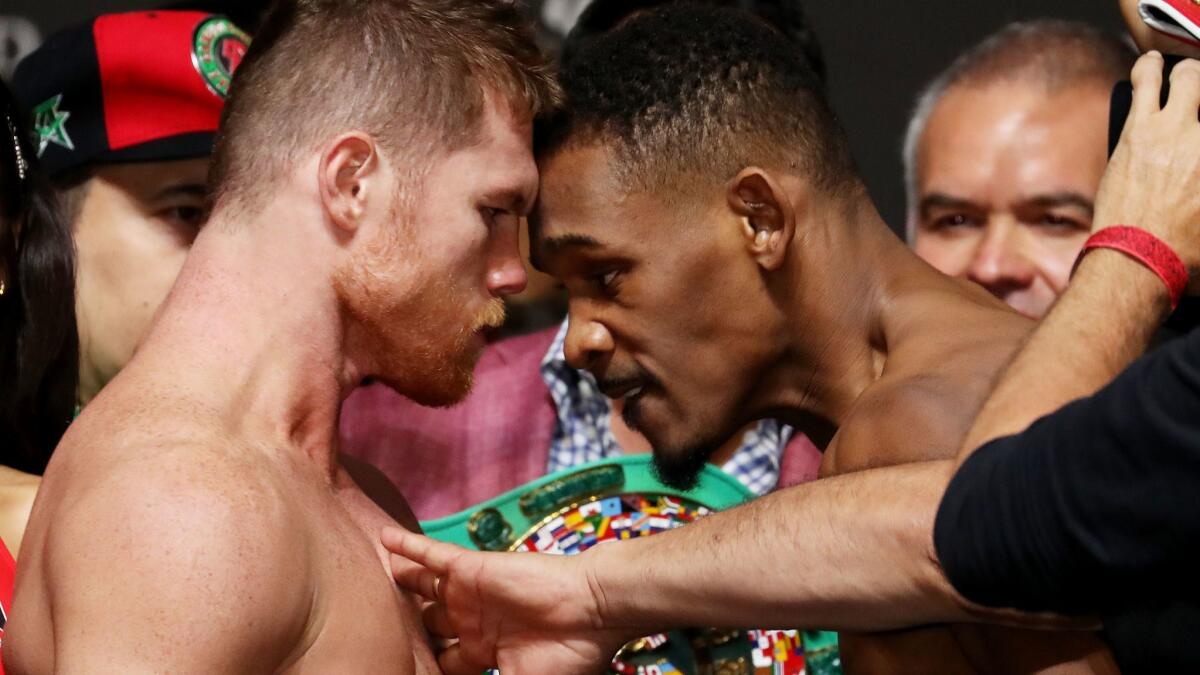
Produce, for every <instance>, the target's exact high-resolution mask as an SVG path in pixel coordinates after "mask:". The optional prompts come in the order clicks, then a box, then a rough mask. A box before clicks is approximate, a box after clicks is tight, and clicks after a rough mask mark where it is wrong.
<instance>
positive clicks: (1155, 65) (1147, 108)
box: [1125, 52, 1163, 126]
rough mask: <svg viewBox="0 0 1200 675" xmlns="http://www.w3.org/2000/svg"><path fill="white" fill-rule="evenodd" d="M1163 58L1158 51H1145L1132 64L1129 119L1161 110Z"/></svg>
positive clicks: (1127, 122) (1128, 121)
mask: <svg viewBox="0 0 1200 675" xmlns="http://www.w3.org/2000/svg"><path fill="white" fill-rule="evenodd" d="M1162 71H1163V58H1162V54H1159V53H1158V52H1146V53H1145V54H1143V55H1142V56H1141V58H1139V59H1138V60H1137V63H1135V64H1133V71H1131V72H1130V74H1129V79H1130V81H1131V82H1132V83H1133V101H1132V103H1130V106H1129V119H1128V120H1127V121H1126V123H1125V124H1126V126H1128V125H1129V123H1130V122H1132V121H1133V120H1134V119H1137V118H1141V117H1145V116H1146V115H1149V114H1151V113H1156V112H1158V111H1159V110H1161V106H1160V105H1159V102H1160V100H1161V96H1162Z"/></svg>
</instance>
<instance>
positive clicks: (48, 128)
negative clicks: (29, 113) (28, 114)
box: [33, 94, 75, 157]
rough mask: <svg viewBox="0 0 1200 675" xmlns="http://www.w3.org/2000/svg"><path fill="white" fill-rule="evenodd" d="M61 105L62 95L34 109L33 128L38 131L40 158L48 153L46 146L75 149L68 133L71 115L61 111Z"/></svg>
mask: <svg viewBox="0 0 1200 675" xmlns="http://www.w3.org/2000/svg"><path fill="white" fill-rule="evenodd" d="M60 103H62V94H59V95H57V96H55V97H53V98H50V99H48V100H46V101H43V102H42V104H41V105H39V106H38V107H36V108H34V109H33V126H34V128H36V129H37V134H38V157H41V156H42V153H43V152H45V151H46V146H48V145H50V144H51V143H53V144H55V145H59V146H62V147H64V148H66V149H67V150H74V149H75V144H74V143H73V142H72V141H71V136H70V134H68V133H67V120H68V119H70V118H71V113H69V112H67V111H65V110H63V111H59V109H58V105H59V104H60Z"/></svg>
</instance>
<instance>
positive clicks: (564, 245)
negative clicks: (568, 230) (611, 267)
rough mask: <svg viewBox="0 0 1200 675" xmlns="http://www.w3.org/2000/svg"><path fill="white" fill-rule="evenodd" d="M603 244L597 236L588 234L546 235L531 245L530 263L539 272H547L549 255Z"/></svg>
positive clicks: (592, 247) (594, 247) (599, 246)
mask: <svg viewBox="0 0 1200 675" xmlns="http://www.w3.org/2000/svg"><path fill="white" fill-rule="evenodd" d="M602 246H603V244H601V243H600V241H599V240H598V239H596V238H595V237H590V236H588V235H586V234H562V235H559V236H557V237H545V238H543V239H542V240H541V241H539V242H538V245H537V246H530V247H529V263H530V264H531V265H533V268H534V269H536V270H538V271H539V272H546V271H547V269H546V263H547V262H548V261H547V260H546V257H547V256H551V257H557V256H561V255H563V254H564V253H568V252H570V251H574V250H580V249H584V250H587V249H597V248H601V247H602Z"/></svg>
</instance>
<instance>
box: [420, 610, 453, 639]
mask: <svg viewBox="0 0 1200 675" xmlns="http://www.w3.org/2000/svg"><path fill="white" fill-rule="evenodd" d="M421 619H422V620H423V621H424V622H425V629H426V630H428V631H429V632H430V634H432V635H434V636H435V637H439V638H455V637H458V633H457V631H455V630H454V626H453V625H451V623H450V615H449V613H448V612H447V611H446V606H445V605H444V604H442V603H440V602H435V603H433V604H431V605H428V606H426V607H425V609H424V610H422V612H421Z"/></svg>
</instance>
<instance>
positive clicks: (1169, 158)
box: [959, 53, 1200, 463]
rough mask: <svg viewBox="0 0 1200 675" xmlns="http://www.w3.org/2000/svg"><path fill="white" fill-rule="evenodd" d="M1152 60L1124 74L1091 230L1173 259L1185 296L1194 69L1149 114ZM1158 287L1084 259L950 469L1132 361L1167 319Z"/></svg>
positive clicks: (1111, 258) (1174, 79)
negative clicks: (1138, 241) (1120, 117)
mask: <svg viewBox="0 0 1200 675" xmlns="http://www.w3.org/2000/svg"><path fill="white" fill-rule="evenodd" d="M1162 68H1163V61H1162V57H1161V56H1159V55H1158V54H1157V53H1150V54H1147V55H1145V56H1143V57H1142V58H1141V59H1139V60H1138V62H1137V65H1136V66H1135V67H1134V70H1133V75H1132V80H1133V85H1134V94H1133V105H1132V107H1131V110H1130V115H1129V119H1128V121H1127V123H1126V125H1125V129H1124V131H1123V133H1122V140H1121V143H1120V144H1119V145H1118V147H1117V149H1116V152H1114V154H1113V158H1112V161H1111V162H1110V164H1109V167H1108V170H1107V172H1106V173H1105V176H1104V180H1103V182H1102V183H1101V186H1100V191H1099V193H1098V195H1097V198H1096V218H1095V227H1096V229H1100V228H1103V227H1107V226H1110V225H1134V226H1137V227H1141V228H1143V229H1146V230H1148V231H1149V232H1151V233H1152V234H1154V235H1155V236H1157V237H1158V238H1159V239H1162V240H1163V241H1165V242H1166V243H1167V244H1168V245H1169V246H1171V248H1173V249H1174V250H1175V252H1176V253H1178V254H1179V256H1180V257H1181V258H1182V259H1183V261H1184V264H1185V266H1186V267H1187V268H1188V271H1189V273H1190V275H1191V280H1192V283H1191V288H1190V289H1189V290H1190V291H1191V292H1195V291H1196V290H1197V288H1198V283H1197V282H1198V281H1200V191H1198V190H1197V189H1196V185H1198V184H1200V122H1197V108H1198V107H1200V63H1198V62H1196V61H1185V62H1183V63H1181V64H1180V65H1179V66H1177V67H1176V68H1175V70H1174V71H1173V72H1172V75H1171V95H1170V99H1169V100H1168V102H1167V105H1166V106H1165V107H1163V108H1161V109H1160V108H1159V91H1160V88H1161V85H1162ZM1169 309H1170V307H1169V297H1168V294H1167V289H1166V286H1165V285H1164V284H1163V282H1162V281H1161V280H1160V279H1159V278H1158V277H1157V276H1156V275H1155V274H1154V273H1153V272H1151V271H1150V270H1149V269H1148V268H1146V267H1145V266H1143V265H1142V264H1141V263H1139V262H1137V261H1135V260H1133V259H1132V258H1129V257H1127V256H1125V255H1124V254H1122V253H1119V252H1116V251H1110V250H1104V249H1099V250H1094V251H1092V252H1091V253H1089V254H1088V255H1087V256H1085V257H1084V258H1083V261H1082V262H1081V263H1080V265H1079V268H1078V269H1077V270H1076V274H1075V276H1074V278H1073V279H1072V281H1071V285H1070V286H1069V287H1068V289H1067V291H1066V292H1065V293H1064V294H1063V296H1062V297H1061V298H1060V299H1059V301H1058V303H1057V304H1056V305H1055V306H1054V308H1053V310H1052V311H1051V312H1050V313H1049V314H1048V315H1047V317H1046V319H1045V320H1044V321H1043V322H1042V323H1041V325H1039V326H1038V328H1037V329H1036V330H1035V331H1034V332H1033V334H1032V335H1031V337H1030V339H1029V343H1028V344H1027V345H1026V346H1025V347H1024V348H1023V349H1022V350H1021V352H1020V353H1019V354H1018V355H1017V357H1016V358H1015V359H1014V361H1013V363H1012V364H1011V365H1010V366H1009V368H1008V369H1007V371H1006V372H1005V373H1004V375H1003V377H1002V378H1001V380H1000V382H999V383H998V384H997V386H996V388H995V390H994V391H993V393H992V395H991V397H990V398H989V400H988V401H987V403H986V404H985V405H984V407H983V409H982V410H981V412H980V414H979V416H978V417H977V418H976V420H975V424H974V426H973V427H972V429H971V432H970V433H969V434H967V437H966V440H965V441H964V443H963V451H962V452H961V453H960V456H959V461H960V463H961V462H962V461H965V459H966V458H967V457H968V456H969V455H970V454H971V452H973V451H974V450H975V449H976V448H978V447H980V446H981V445H984V444H985V443H987V442H988V441H990V440H992V439H994V438H998V437H1000V436H1007V435H1011V434H1015V433H1018V432H1020V431H1021V430H1023V429H1025V428H1026V427H1027V426H1029V424H1030V423H1032V422H1033V421H1034V420H1036V419H1037V418H1038V417H1041V416H1042V415H1045V414H1047V413H1049V412H1051V411H1053V410H1057V409H1058V408H1060V407H1062V406H1063V405H1065V404H1066V403H1069V402H1070V401H1072V400H1074V399H1077V398H1082V397H1085V396H1089V395H1091V394H1093V393H1095V392H1096V391H1097V390H1098V389H1100V388H1101V387H1103V386H1104V385H1105V384H1107V383H1108V382H1109V381H1111V380H1112V379H1113V378H1114V377H1116V375H1117V374H1118V373H1120V372H1121V371H1122V370H1124V369H1125V368H1126V367H1127V366H1128V365H1129V364H1130V363H1131V362H1132V361H1133V360H1134V359H1136V358H1137V357H1138V356H1140V355H1141V354H1142V353H1143V352H1144V351H1145V350H1146V348H1147V346H1148V345H1149V343H1150V339H1151V337H1152V336H1153V335H1154V332H1155V330H1156V329H1157V328H1158V326H1159V324H1160V323H1161V322H1162V320H1163V319H1164V318H1165V317H1166V315H1167V313H1168V312H1169Z"/></svg>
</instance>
